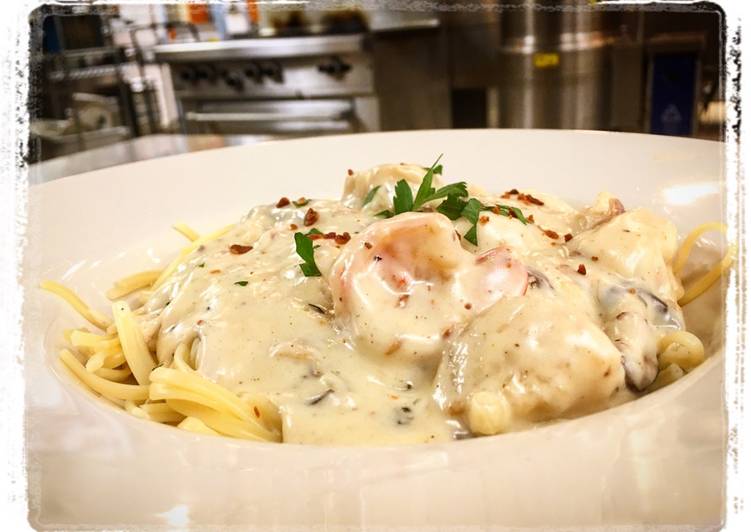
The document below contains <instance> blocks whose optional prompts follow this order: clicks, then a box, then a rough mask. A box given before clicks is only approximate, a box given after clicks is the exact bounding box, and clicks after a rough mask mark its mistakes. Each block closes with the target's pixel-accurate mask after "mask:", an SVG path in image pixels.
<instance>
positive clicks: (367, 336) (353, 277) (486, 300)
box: [140, 165, 683, 444]
mask: <svg viewBox="0 0 751 532" xmlns="http://www.w3.org/2000/svg"><path fill="white" fill-rule="evenodd" d="M424 173H425V169H424V168H422V167H419V166H414V165H383V166H380V167H377V168H374V169H371V170H368V171H366V172H361V173H356V174H354V175H351V176H349V177H348V178H347V182H346V183H345V192H344V196H343V198H342V200H341V201H333V200H316V201H310V202H309V203H308V204H307V205H304V206H302V207H297V206H295V205H294V204H289V205H286V206H283V207H276V206H261V207H257V208H255V209H253V210H252V211H250V213H249V214H248V215H247V216H246V217H245V218H244V219H243V220H242V221H241V222H240V223H238V224H237V225H236V226H235V227H234V228H232V229H231V230H230V231H229V232H228V233H226V234H225V235H224V236H222V237H221V238H218V239H216V240H214V241H211V242H208V243H206V244H205V245H203V246H201V247H200V248H199V249H198V250H197V251H195V252H194V253H192V254H191V255H190V256H189V257H188V258H187V260H186V261H185V262H184V263H183V264H182V265H181V266H180V267H179V268H178V269H177V270H176V271H175V273H174V274H173V275H172V276H171V277H170V278H169V279H168V280H167V281H166V282H165V283H164V284H163V285H162V286H161V287H160V289H159V290H158V291H157V292H155V293H154V294H153V295H152V296H151V298H150V299H149V300H148V302H147V303H146V305H145V306H144V312H143V313H142V314H141V315H140V319H141V325H142V328H143V330H144V332H145V334H146V335H147V338H148V339H149V342H151V343H152V345H154V346H155V347H156V351H157V355H158V358H159V361H160V362H162V363H169V362H170V360H171V358H172V355H173V354H174V351H175V349H176V348H177V345H179V344H180V343H181V342H188V343H190V342H193V340H195V339H198V342H197V343H196V344H195V352H194V358H195V361H194V362H195V366H196V369H197V370H198V371H199V372H200V373H201V374H202V375H204V376H205V377H207V378H209V379H211V380H213V381H215V382H217V383H219V384H221V385H223V386H225V387H227V388H229V389H230V390H233V391H234V392H236V393H238V394H242V393H243V392H261V393H264V394H266V395H267V396H268V397H269V398H270V399H271V400H272V401H273V402H275V403H276V404H277V405H278V406H279V408H280V411H281V414H282V419H283V435H284V441H285V442H294V443H314V444H358V443H359V444H382V443H410V442H413V443H416V442H432V441H447V440H450V439H452V438H458V437H464V436H466V435H469V434H470V431H469V423H468V418H467V414H466V405H467V402H468V400H469V399H471V397H472V396H473V394H477V393H479V392H492V393H495V394H500V396H502V398H503V400H504V401H505V402H504V404H507V405H508V409H509V412H510V414H509V416H510V419H511V422H510V423H509V424H508V426H507V427H506V429H504V430H517V429H520V428H524V427H526V426H529V425H530V424H532V423H537V422H544V421H548V420H552V419H557V418H562V417H573V416H576V415H581V414H583V413H587V412H592V411H596V410H600V409H603V408H607V407H609V406H612V405H614V404H618V403H619V402H623V401H625V400H628V399H631V398H633V397H635V396H636V394H635V392H636V391H638V390H642V389H643V388H645V387H646V386H647V385H648V384H649V383H650V382H651V381H652V380H653V379H654V375H655V373H656V345H657V340H658V338H659V336H660V335H661V334H662V333H663V332H664V331H665V330H667V329H674V328H683V317H682V314H681V310H680V308H679V307H678V305H677V303H676V300H677V299H678V298H679V297H680V294H681V291H682V289H681V286H680V283H679V282H678V281H677V280H676V279H675V278H674V277H673V275H672V272H671V270H670V268H669V267H668V266H667V264H668V263H669V261H670V259H671V258H672V254H673V253H674V252H675V249H676V231H675V228H674V227H673V226H672V224H670V223H669V222H667V221H665V220H662V219H660V218H657V217H656V216H653V215H651V214H650V213H647V212H646V211H642V210H635V211H628V212H625V213H622V206H621V205H620V203H619V202H618V201H617V200H615V198H612V197H610V196H608V195H606V194H602V195H600V196H599V197H598V199H597V201H596V202H595V204H594V205H593V206H592V207H590V208H588V209H584V210H577V209H574V208H573V207H571V206H569V205H567V204H566V203H564V202H562V201H561V200H558V199H557V198H554V197H551V196H547V195H544V194H539V193H536V192H531V194H532V195H533V196H532V199H531V200H530V199H529V197H527V196H525V195H519V194H511V195H505V197H501V196H493V195H489V194H487V193H485V192H483V191H481V190H480V189H473V188H470V191H471V192H472V194H473V195H476V197H478V199H479V200H480V201H482V202H483V203H484V204H487V205H490V204H497V203H501V204H504V205H511V206H516V207H519V208H520V209H521V210H522V211H523V213H524V214H525V215H526V216H528V217H529V216H530V215H532V217H533V218H534V223H530V224H528V225H524V224H522V223H521V222H520V221H519V220H517V219H515V218H509V217H506V216H503V215H500V214H495V213H493V212H491V211H483V212H482V213H481V219H480V223H478V230H477V234H478V244H479V245H478V246H474V245H472V244H470V243H469V242H468V241H467V240H465V239H463V238H459V237H458V236H457V233H458V234H459V235H462V234H464V233H466V231H467V230H468V229H469V227H470V224H469V222H467V221H466V220H465V219H463V218H460V219H458V220H456V221H451V220H449V219H448V218H446V217H445V216H443V215H442V214H439V213H436V212H433V211H434V208H435V206H436V205H437V204H438V202H432V203H431V204H429V206H428V207H427V208H426V210H427V211H428V212H421V213H405V214H402V215H399V216H396V217H394V218H391V219H387V220H384V219H382V218H379V217H377V216H376V213H378V212H379V211H381V210H383V209H387V208H390V207H391V197H392V196H393V194H394V186H395V184H396V182H397V181H398V180H400V179H406V180H407V181H408V182H409V183H410V185H411V186H412V187H413V190H414V191H416V189H417V187H418V186H419V183H420V181H421V180H422V177H423V175H424ZM436 181H437V180H436ZM435 185H436V184H435V183H434V186H435ZM375 186H379V187H380V188H379V189H378V190H377V192H376V193H375V195H374V197H373V200H372V201H371V202H370V203H369V204H368V205H366V206H364V207H363V205H362V204H363V200H364V198H365V196H366V195H367V194H368V192H369V191H370V190H371V189H372V188H373V187H375ZM309 209H313V210H314V211H315V212H316V213H317V220H315V222H314V223H311V224H309V225H307V226H306V225H305V223H306V222H305V220H306V216H305V215H306V213H307V212H308V210H309ZM307 219H308V222H310V221H311V219H312V218H311V217H310V216H308V218H307ZM311 228H316V229H318V230H319V231H321V232H323V233H328V232H335V233H337V234H339V235H342V234H344V233H345V232H346V233H348V234H349V235H350V236H351V239H350V240H349V241H347V242H345V241H344V240H345V239H340V240H333V239H324V238H321V239H318V240H315V241H314V244H315V245H316V246H317V247H316V249H315V261H316V263H317V265H318V268H319V269H320V270H321V272H322V276H321V277H305V276H304V275H303V274H302V272H301V270H300V267H299V264H300V263H301V262H302V261H301V259H300V257H299V256H298V255H297V253H296V251H295V243H294V233H295V232H296V231H303V232H307V231H308V230H310V229H311ZM565 235H569V236H568V237H567V236H565ZM233 245H240V246H252V249H251V250H249V251H246V252H242V253H233V252H232V250H231V246H233ZM630 390H631V391H630Z"/></svg>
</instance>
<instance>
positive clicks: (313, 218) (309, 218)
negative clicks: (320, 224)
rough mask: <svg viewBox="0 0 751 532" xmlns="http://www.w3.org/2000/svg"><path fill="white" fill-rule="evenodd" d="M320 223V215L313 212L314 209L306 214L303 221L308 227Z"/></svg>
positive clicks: (310, 209)
mask: <svg viewBox="0 0 751 532" xmlns="http://www.w3.org/2000/svg"><path fill="white" fill-rule="evenodd" d="M317 221H318V213H317V212H316V211H314V210H313V208H312V207H310V208H309V209H308V211H307V212H306V213H305V218H304V219H303V223H304V224H305V226H306V227H309V226H311V225H313V224H314V223H316V222H317Z"/></svg>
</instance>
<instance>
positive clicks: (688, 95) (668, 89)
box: [645, 33, 704, 136]
mask: <svg viewBox="0 0 751 532" xmlns="http://www.w3.org/2000/svg"><path fill="white" fill-rule="evenodd" d="M703 49H704V35H703V34H700V33H699V34H697V33H671V34H662V35H655V36H654V37H652V38H650V39H649V40H648V41H647V46H646V50H647V56H648V59H647V99H646V106H645V114H646V116H645V123H646V124H647V125H648V131H649V132H650V133H657V134H661V135H684V136H685V135H693V134H694V133H695V132H696V129H697V126H698V119H697V118H698V116H697V109H698V107H699V84H700V80H701V52H702V50H703Z"/></svg>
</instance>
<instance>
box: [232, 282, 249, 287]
mask: <svg viewBox="0 0 751 532" xmlns="http://www.w3.org/2000/svg"><path fill="white" fill-rule="evenodd" d="M235 284H236V285H237V286H248V281H236V282H235Z"/></svg>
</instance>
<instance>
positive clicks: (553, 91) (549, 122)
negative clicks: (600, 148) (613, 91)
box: [498, 0, 610, 129]
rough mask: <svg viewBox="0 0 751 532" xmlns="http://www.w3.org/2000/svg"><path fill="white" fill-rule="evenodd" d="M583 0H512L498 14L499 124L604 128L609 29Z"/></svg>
mask: <svg viewBox="0 0 751 532" xmlns="http://www.w3.org/2000/svg"><path fill="white" fill-rule="evenodd" d="M589 4H590V3H589V2H588V1H587V0H559V1H553V0H513V1H512V2H510V7H511V8H510V9H508V10H504V11H503V12H502V13H501V31H500V39H501V42H500V48H499V60H498V61H499V64H498V68H499V71H498V76H499V87H500V90H499V96H498V97H499V113H500V116H499V120H500V126H501V127H516V128H566V129H569V128H571V129H605V128H607V126H608V94H609V88H610V87H609V70H608V67H609V55H608V54H609V52H610V50H609V47H608V44H609V41H610V38H609V32H608V28H607V27H606V25H605V20H604V18H603V16H602V13H601V12H599V11H596V10H594V9H593V8H592V7H591V6H590V5H589Z"/></svg>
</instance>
